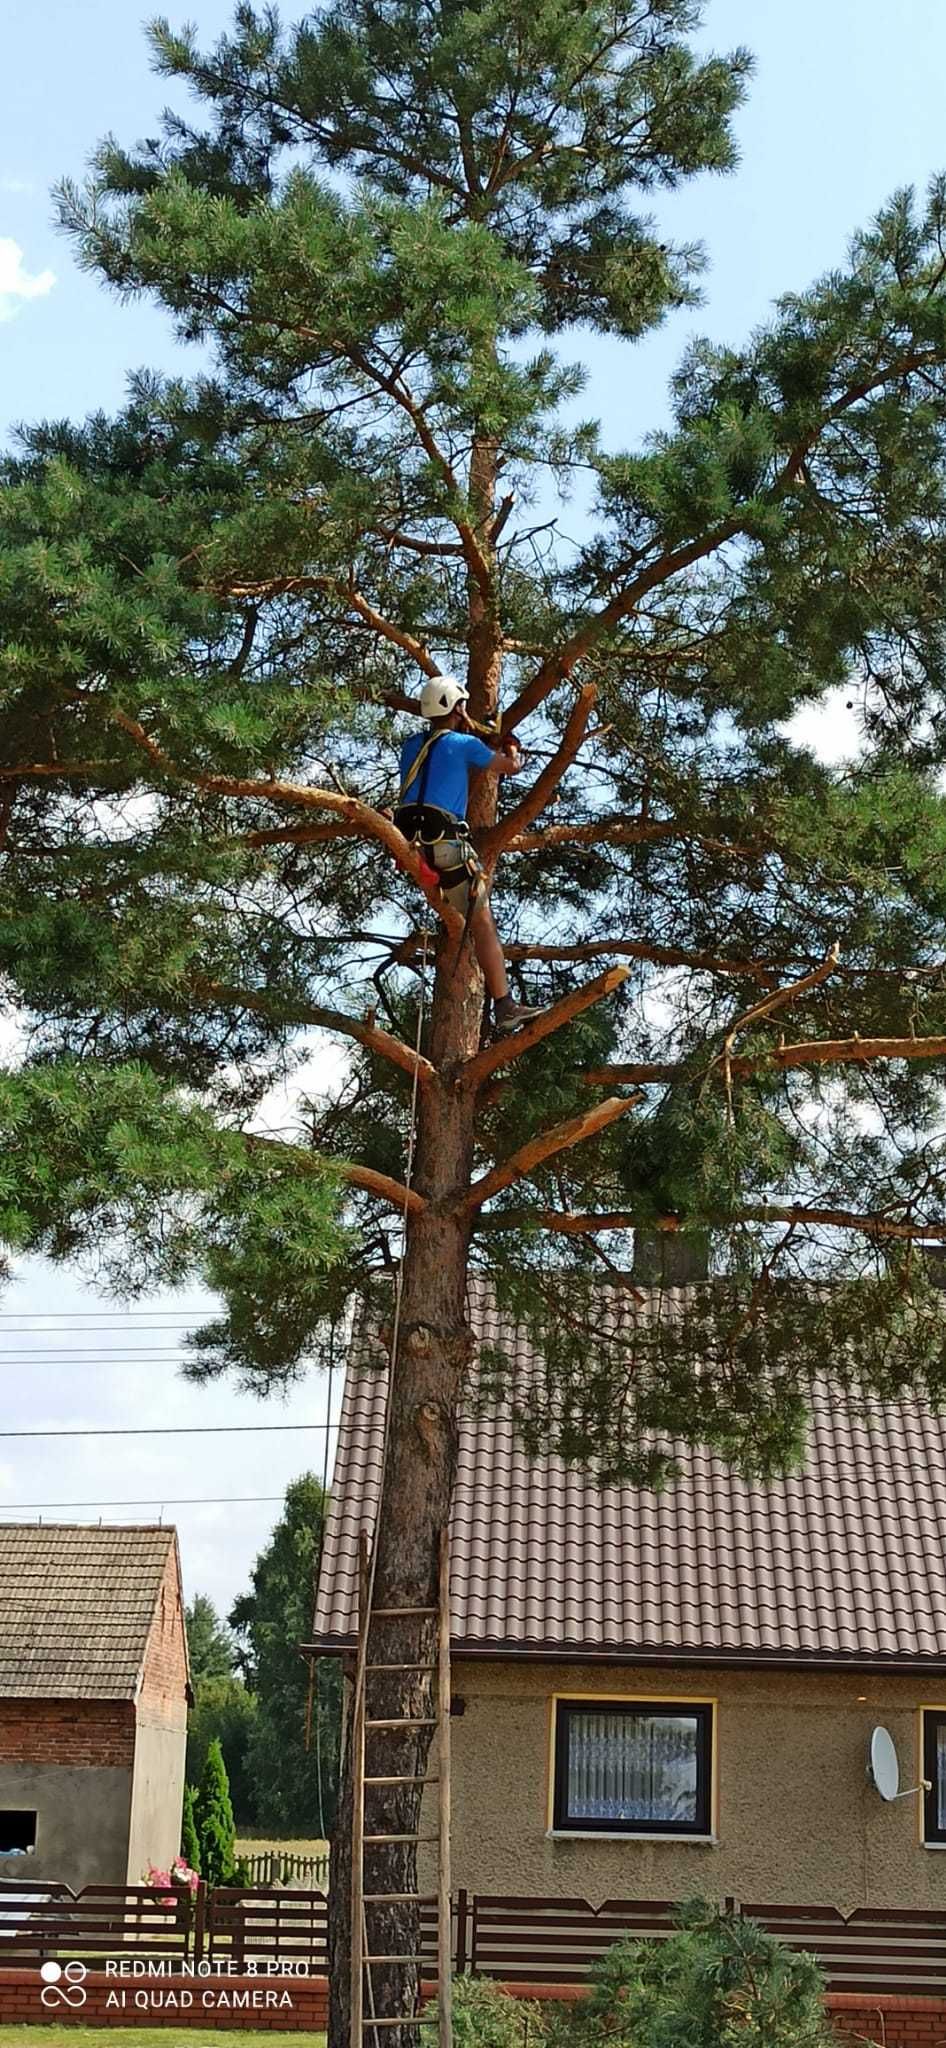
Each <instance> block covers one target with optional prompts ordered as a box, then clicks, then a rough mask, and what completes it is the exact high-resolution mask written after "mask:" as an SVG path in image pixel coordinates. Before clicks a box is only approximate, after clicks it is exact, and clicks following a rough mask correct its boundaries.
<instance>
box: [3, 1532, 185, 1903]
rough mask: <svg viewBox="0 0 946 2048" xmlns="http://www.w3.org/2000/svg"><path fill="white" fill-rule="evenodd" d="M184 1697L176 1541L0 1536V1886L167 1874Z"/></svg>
mask: <svg viewBox="0 0 946 2048" xmlns="http://www.w3.org/2000/svg"><path fill="white" fill-rule="evenodd" d="M188 1698H189V1682H188V1670H187V1644H186V1637H185V1632H184V1605H183V1597H182V1592H181V1570H180V1560H179V1557H178V1549H177V1536H176V1533H175V1531H174V1530H173V1529H169V1528H138V1529H129V1528H102V1527H98V1528H77V1527H73V1526H71V1525H65V1524H61V1525H58V1526H54V1525H47V1524H36V1523H19V1524H12V1525H11V1524H9V1523H8V1524H5V1525H3V1526H0V1879H4V1878H6V1879H9V1878H18V1879H23V1878H26V1877H28V1878H29V1879H31V1880H32V1879H33V1878H34V1877H36V1878H40V1877H42V1878H51V1879H55V1880H57V1881H59V1882H62V1883H65V1884H68V1885H70V1886H71V1887H72V1888H73V1890H75V1891H78V1890H79V1889H80V1888H81V1887H82V1886H83V1885H86V1884H92V1883H95V1884H126V1883H130V1884H137V1883H139V1882H140V1881H141V1878H142V1875H143V1873H144V1871H145V1870H146V1868H147V1866H148V1864H149V1863H155V1864H157V1865H158V1866H159V1867H160V1866H162V1865H163V1866H164V1868H167V1863H168V1859H169V1858H170V1857H172V1856H174V1855H175V1854H176V1853H177V1851H178V1848H179V1846H180V1824H181V1801H182V1795H183V1784H184V1749H185V1743H186V1736H187V1706H188Z"/></svg>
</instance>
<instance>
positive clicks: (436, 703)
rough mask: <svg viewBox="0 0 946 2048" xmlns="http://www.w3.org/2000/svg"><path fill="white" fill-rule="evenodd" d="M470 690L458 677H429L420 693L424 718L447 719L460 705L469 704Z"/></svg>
mask: <svg viewBox="0 0 946 2048" xmlns="http://www.w3.org/2000/svg"><path fill="white" fill-rule="evenodd" d="M469 700H470V693H469V690H465V689H464V687H463V684H462V683H458V682H457V679H456V676H428V678H427V681H426V683H425V684H424V687H423V689H422V691H421V693H420V710H421V717H422V718H447V717H448V716H449V714H450V712H451V711H455V710H456V708H457V705H458V704H468V703H469Z"/></svg>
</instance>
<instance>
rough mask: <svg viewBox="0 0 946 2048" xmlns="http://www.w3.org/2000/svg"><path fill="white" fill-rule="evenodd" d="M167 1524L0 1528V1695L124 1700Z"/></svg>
mask: <svg viewBox="0 0 946 2048" xmlns="http://www.w3.org/2000/svg"><path fill="white" fill-rule="evenodd" d="M172 1554H173V1555H174V1556H175V1557H176V1555H177V1536H176V1534H175V1531H174V1530H173V1529H170V1528H166V1527H165V1528H150V1529H146V1528H142V1529H126V1528H121V1529H117V1528H113V1529H107V1528H94V1529H86V1528H77V1527H75V1526H71V1525H67V1524H65V1523H59V1524H53V1523H48V1524H47V1523H35V1522H16V1523H5V1524H3V1525H0V1699H4V1698H6V1699H96V1700H122V1699H133V1698H134V1696H135V1692H136V1689H137V1685H138V1678H139V1674H140V1671H141V1667H142V1663H143V1660H144V1653H145V1644H146V1642H147V1638H148V1630H149V1628H150V1626H151V1620H152V1616H153V1614H154V1611H155V1607H156V1605H157V1601H158V1596H159V1594H160V1591H161V1583H162V1580H163V1578H164V1574H165V1570H166V1568H167V1563H168V1558H169V1556H171V1555H172Z"/></svg>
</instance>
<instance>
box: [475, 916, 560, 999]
mask: <svg viewBox="0 0 946 2048" xmlns="http://www.w3.org/2000/svg"><path fill="white" fill-rule="evenodd" d="M470 937H471V938H472V940H473V945H474V948H475V950H476V957H477V959H478V961H479V963H480V966H481V968H482V970H483V980H484V981H485V983H486V986H487V989H488V990H489V993H490V995H491V996H492V998H493V1014H494V1018H495V1023H496V1029H497V1031H502V1032H507V1031H518V1029H519V1026H520V1025H521V1024H528V1023H529V1021H530V1019H531V1018H532V1017H539V1016H541V1014H542V1009H543V1008H544V1007H545V1006H544V1005H539V1006H538V1007H534V1008H533V1007H530V1005H529V1004H528V1003H515V1002H513V999H512V996H511V995H510V993H509V983H508V981H507V979H506V960H505V956H504V954H503V949H502V946H501V945H500V942H499V933H498V932H497V930H496V924H495V920H494V918H493V913H492V911H491V909H490V907H489V904H488V902H487V901H486V899H485V897H484V899H483V901H482V902H481V903H478V904H477V907H476V909H475V910H474V912H473V915H472V917H471V919H470Z"/></svg>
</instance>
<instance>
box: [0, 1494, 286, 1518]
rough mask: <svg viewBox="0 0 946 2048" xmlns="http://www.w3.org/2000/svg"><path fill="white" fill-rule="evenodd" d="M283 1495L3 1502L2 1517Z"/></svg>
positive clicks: (240, 1502)
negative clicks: (53, 1509)
mask: <svg viewBox="0 0 946 2048" xmlns="http://www.w3.org/2000/svg"><path fill="white" fill-rule="evenodd" d="M282 1499H284V1495H283V1494H281V1493H184V1494H180V1495H178V1496H177V1497H173V1496H172V1495H171V1494H167V1493H164V1494H160V1493H150V1494H147V1493H146V1494H142V1495H140V1496H139V1497H136V1498H135V1499H133V1500H26V1501H22V1500H14V1501H2V1502H0V1515H35V1514H39V1513H40V1511H41V1510H43V1511H45V1510H46V1509H47V1508H149V1507H156V1506H157V1505H158V1503H159V1502H160V1503H161V1504H162V1506H164V1507H166V1508H235V1507H250V1506H253V1505H256V1504H257V1503H262V1502H270V1501H274V1500H282Z"/></svg>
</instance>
